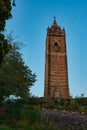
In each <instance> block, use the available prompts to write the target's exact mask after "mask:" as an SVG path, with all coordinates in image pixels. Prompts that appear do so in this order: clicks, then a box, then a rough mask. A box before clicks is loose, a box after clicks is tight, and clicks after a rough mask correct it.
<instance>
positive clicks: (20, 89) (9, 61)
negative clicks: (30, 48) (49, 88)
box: [0, 35, 36, 100]
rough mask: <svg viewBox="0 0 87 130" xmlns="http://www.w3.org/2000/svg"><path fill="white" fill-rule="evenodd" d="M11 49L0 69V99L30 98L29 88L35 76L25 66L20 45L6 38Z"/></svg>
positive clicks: (10, 38)
mask: <svg viewBox="0 0 87 130" xmlns="http://www.w3.org/2000/svg"><path fill="white" fill-rule="evenodd" d="M8 42H9V43H10V44H11V45H12V49H11V50H10V51H9V52H8V54H7V55H6V57H5V63H4V64H3V66H2V68H1V69H0V98H1V100H2V99H3V98H4V97H7V96H9V95H16V96H20V97H21V98H23V99H27V98H28V97H29V96H30V88H31V86H32V85H33V84H34V83H35V81H36V75H35V74H33V73H32V71H31V69H30V68H29V67H28V66H27V65H25V62H24V61H23V58H22V54H21V53H20V51H19V50H20V48H21V44H20V43H18V42H15V41H14V39H13V38H12V36H11V35H10V36H9V37H8Z"/></svg>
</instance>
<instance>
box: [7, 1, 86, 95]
mask: <svg viewBox="0 0 87 130" xmlns="http://www.w3.org/2000/svg"><path fill="white" fill-rule="evenodd" d="M12 14H13V18H12V19H11V20H9V21H7V25H6V30H7V33H9V32H10V31H14V36H18V37H19V38H18V40H19V41H21V42H23V43H24V44H26V47H24V48H23V50H22V53H23V58H24V61H25V63H26V64H27V65H28V66H29V67H30V69H31V70H32V71H33V72H34V73H36V75H37V82H36V83H35V85H34V86H33V87H32V89H31V92H32V94H33V95H35V96H43V93H44V66H45V41H46V29H47V27H48V26H51V25H52V23H53V17H54V16H56V20H57V23H58V25H59V26H60V27H61V28H63V27H64V28H65V31H66V43H67V57H68V77H69V89H70V94H71V95H72V96H73V97H76V96H80V95H81V94H82V93H84V95H85V96H87V0H26V1H25V0H16V7H13V10H12Z"/></svg>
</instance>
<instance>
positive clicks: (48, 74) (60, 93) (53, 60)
mask: <svg viewBox="0 0 87 130" xmlns="http://www.w3.org/2000/svg"><path fill="white" fill-rule="evenodd" d="M44 97H45V98H68V97H69V87H68V70H67V54H66V38H65V30H64V29H61V28H60V27H59V26H58V25H57V22H56V18H55V17H54V21H53V25H52V26H51V27H48V29H47V37H46V52H45V86H44Z"/></svg>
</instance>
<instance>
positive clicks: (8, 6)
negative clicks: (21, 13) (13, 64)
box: [0, 0, 15, 67]
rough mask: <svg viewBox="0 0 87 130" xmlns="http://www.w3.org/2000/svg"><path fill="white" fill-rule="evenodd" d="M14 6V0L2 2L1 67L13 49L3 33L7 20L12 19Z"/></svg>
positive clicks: (0, 1)
mask: <svg viewBox="0 0 87 130" xmlns="http://www.w3.org/2000/svg"><path fill="white" fill-rule="evenodd" d="M12 6H15V2H14V0H0V67H1V64H2V61H3V59H4V56H5V55H6V54H7V52H8V51H9V49H10V47H11V46H10V45H9V43H8V42H7V40H6V39H5V36H4V34H2V32H3V31H4V30H5V25H6V20H8V19H10V18H12V13H11V10H12Z"/></svg>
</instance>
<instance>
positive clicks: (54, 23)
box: [53, 16, 58, 26]
mask: <svg viewBox="0 0 87 130" xmlns="http://www.w3.org/2000/svg"><path fill="white" fill-rule="evenodd" d="M53 26H58V25H57V22H56V17H55V16H54V21H53Z"/></svg>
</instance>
